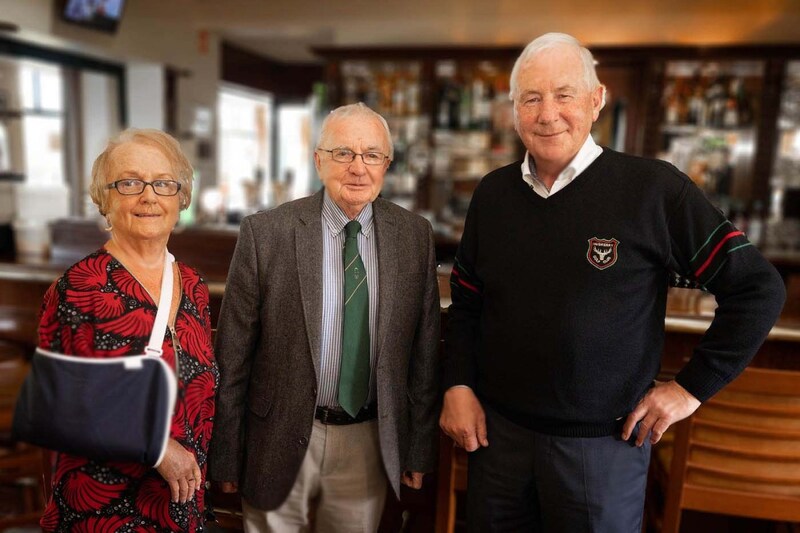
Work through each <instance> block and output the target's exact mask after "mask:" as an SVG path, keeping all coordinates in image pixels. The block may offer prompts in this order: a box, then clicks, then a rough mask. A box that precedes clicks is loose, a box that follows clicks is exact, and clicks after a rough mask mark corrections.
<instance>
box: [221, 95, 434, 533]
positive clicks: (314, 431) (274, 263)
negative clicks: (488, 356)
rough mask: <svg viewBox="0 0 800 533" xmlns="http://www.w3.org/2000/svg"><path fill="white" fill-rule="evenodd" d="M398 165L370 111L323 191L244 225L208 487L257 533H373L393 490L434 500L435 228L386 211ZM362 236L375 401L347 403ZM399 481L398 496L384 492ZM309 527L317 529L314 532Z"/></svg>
mask: <svg viewBox="0 0 800 533" xmlns="http://www.w3.org/2000/svg"><path fill="white" fill-rule="evenodd" d="M391 157H392V142H391V136H390V134H389V128H388V125H387V124H386V122H385V120H384V119H383V118H382V117H381V116H380V115H378V114H377V113H375V112H374V111H372V110H371V109H369V108H368V107H366V106H365V105H363V104H355V105H349V106H343V107H340V108H338V109H336V110H334V111H333V112H332V113H331V114H330V115H329V116H328V117H327V118H326V120H325V122H324V123H323V126H322V131H321V134H320V140H319V143H318V145H317V149H316V150H315V154H314V161H315V165H316V168H317V172H318V174H319V176H320V179H321V180H322V182H323V185H324V190H322V191H320V192H319V193H317V194H315V195H313V196H310V197H308V198H303V199H301V200H297V201H294V202H290V203H288V204H284V205H282V206H280V207H278V208H275V209H273V210H271V211H268V212H262V213H257V214H255V215H252V216H249V217H247V218H245V219H244V220H243V221H242V224H241V228H240V233H239V239H238V242H237V245H236V250H235V252H234V255H233V259H232V261H231V266H230V270H229V274H228V280H227V285H226V289H225V296H224V299H223V303H222V311H221V314H220V319H219V329H218V333H217V337H216V354H217V358H218V361H219V365H220V372H221V384H220V389H219V394H218V398H217V402H218V403H217V416H216V420H215V429H214V438H213V440H212V444H211V457H210V469H211V474H210V477H211V478H212V479H214V480H216V481H219V482H221V483H222V488H223V490H224V491H226V492H233V491H236V490H238V491H239V492H240V494H241V496H242V499H243V500H242V503H243V508H244V512H245V527H246V529H247V530H248V531H299V530H305V529H306V528H308V527H309V521H310V520H313V523H314V528H315V529H316V530H317V531H375V530H376V529H377V526H378V522H379V521H380V515H381V512H382V509H383V503H384V499H385V495H386V491H387V486H391V487H392V490H393V491H394V493H395V495H399V492H400V483H401V482H402V483H404V484H406V485H408V486H410V487H413V488H419V487H421V486H422V476H423V473H424V472H429V471H431V470H433V467H434V461H435V455H436V451H435V443H436V440H437V427H436V420H437V416H438V404H437V401H438V400H437V392H438V382H439V381H438V380H439V377H438V365H439V363H438V342H439V295H438V287H437V282H436V268H435V267H436V264H435V263H436V262H435V254H434V244H433V233H432V230H431V226H430V224H429V223H428V222H427V221H426V220H425V219H423V218H422V217H419V216H417V215H414V214H412V213H410V212H408V211H406V210H404V209H402V208H400V207H398V206H396V205H394V204H392V203H390V202H388V201H385V200H383V199H381V198H377V196H378V193H379V192H380V189H381V186H382V184H383V178H384V174H385V172H386V170H387V168H388V167H389V163H390V162H391ZM352 220H357V221H358V222H359V223H360V231H359V233H358V249H359V253H360V256H361V258H362V259H363V264H364V269H365V270H366V279H367V285H368V294H369V334H370V335H369V337H370V338H369V343H370V349H369V359H370V362H369V364H370V366H369V391H368V395H367V400H366V402H365V405H364V407H363V408H362V409H361V410H360V411H359V412H358V413H355V416H352V415H353V414H354V413H350V414H348V413H347V412H346V411H344V410H343V409H342V408H341V407H340V405H339V402H338V391H337V388H338V378H339V371H340V366H341V357H342V333H341V331H342V314H343V311H342V309H343V304H344V301H343V300H344V298H343V289H342V275H343V274H342V262H343V259H342V246H343V243H344V242H345V240H344V239H345V229H344V227H345V225H346V224H347V223H348V222H349V221H352ZM387 481H388V483H387ZM309 517H312V518H309Z"/></svg>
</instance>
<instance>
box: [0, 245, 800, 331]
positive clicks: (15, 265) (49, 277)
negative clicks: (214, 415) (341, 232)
mask: <svg viewBox="0 0 800 533" xmlns="http://www.w3.org/2000/svg"><path fill="white" fill-rule="evenodd" d="M70 264H71V262H70V263H68V264H65V263H64V262H63V261H61V262H59V261H49V260H45V261H42V260H23V261H15V260H5V261H3V260H1V259H0V286H2V287H5V288H4V289H3V292H8V288H9V287H12V286H22V285H35V286H39V287H40V292H41V294H43V293H44V290H46V289H47V287H48V286H49V285H50V284H51V283H52V282H53V281H55V280H56V279H57V278H58V277H59V276H60V275H61V273H62V272H63V271H64V270H65V269H66V268H67V267H68V266H69V265H70ZM207 283H208V287H209V292H210V294H211V298H212V300H217V302H219V300H221V299H222V295H223V293H224V291H225V281H224V279H219V277H218V276H217V277H216V279H215V278H212V279H211V280H207ZM37 292H39V291H37ZM439 294H440V298H441V305H442V311H443V312H445V313H446V312H447V306H448V305H449V304H450V287H449V272H447V271H446V270H444V269H441V268H440V269H439ZM9 296H11V295H9ZM12 298H13V296H12ZM40 302H41V299H39V301H38V302H30V301H26V302H24V303H23V305H22V307H27V308H30V307H31V305H32V304H33V305H34V306H35V307H36V308H38V305H39V303H40ZM0 305H16V303H15V302H10V301H7V298H0ZM714 306H715V303H714V298H713V296H712V295H710V294H704V293H702V292H700V291H697V290H689V289H670V295H669V298H668V303H667V317H666V320H665V324H664V325H665V329H666V331H668V332H676V333H686V334H695V335H699V334H702V333H703V332H705V330H706V329H707V328H708V326H709V324H710V323H711V319H712V318H713V316H714ZM212 307H216V306H212ZM769 339H770V340H776V341H785V342H800V316H798V315H796V314H794V313H790V314H787V313H784V315H783V316H781V319H780V320H779V321H778V324H777V325H776V326H775V327H773V328H772V331H771V332H770V335H769Z"/></svg>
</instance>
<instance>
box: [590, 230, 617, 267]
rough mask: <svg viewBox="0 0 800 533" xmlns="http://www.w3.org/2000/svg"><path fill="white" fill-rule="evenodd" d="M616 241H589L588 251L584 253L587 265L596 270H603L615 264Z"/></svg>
mask: <svg viewBox="0 0 800 533" xmlns="http://www.w3.org/2000/svg"><path fill="white" fill-rule="evenodd" d="M618 245H619V241H618V240H617V239H613V238H612V239H598V238H597V237H592V238H591V239H589V249H588V250H587V251H586V259H587V260H588V261H589V264H590V265H592V266H593V267H595V268H596V269H598V270H605V269H607V268H608V267H610V266H613V265H614V263H616V262H617V246H618Z"/></svg>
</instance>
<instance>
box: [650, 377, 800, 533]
mask: <svg viewBox="0 0 800 533" xmlns="http://www.w3.org/2000/svg"><path fill="white" fill-rule="evenodd" d="M674 446H675V448H674V455H673V458H672V464H671V468H670V474H669V486H668V489H667V498H666V504H665V510H664V527H663V531H664V532H665V533H667V532H677V531H678V530H679V527H680V515H681V511H682V510H683V509H693V510H697V511H705V512H711V513H720V514H727V515H735V516H745V517H753V518H762V519H772V520H781V521H790V522H794V521H797V522H800V372H794V371H786V370H768V369H760V368H747V369H745V371H744V372H743V373H742V375H741V376H739V377H738V378H737V379H736V380H734V381H733V382H732V383H731V384H729V385H728V386H727V387H726V388H725V389H723V390H722V391H721V392H720V393H719V394H717V395H716V396H715V397H714V398H712V399H711V400H709V401H707V402H706V403H705V404H704V405H702V406H701V407H700V408H699V409H698V410H697V411H696V412H695V413H694V415H692V416H691V417H689V418H688V419H686V420H683V421H682V422H680V423H679V424H678V425H677V427H676V433H675V445H674Z"/></svg>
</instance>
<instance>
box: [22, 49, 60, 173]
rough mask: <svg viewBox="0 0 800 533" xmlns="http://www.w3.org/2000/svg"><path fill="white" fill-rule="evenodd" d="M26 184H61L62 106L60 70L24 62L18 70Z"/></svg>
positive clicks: (43, 64) (46, 65) (55, 67)
mask: <svg viewBox="0 0 800 533" xmlns="http://www.w3.org/2000/svg"><path fill="white" fill-rule="evenodd" d="M19 83H20V97H21V98H20V99H21V102H22V112H23V115H22V131H23V139H24V141H23V146H24V150H25V174H26V176H27V178H26V181H27V183H28V184H30V185H38V186H58V185H62V184H63V183H64V146H63V142H62V139H63V131H64V106H63V98H62V94H63V91H62V82H61V69H60V68H59V67H57V66H53V65H50V64H47V63H38V62H33V61H23V62H21V64H20V69H19Z"/></svg>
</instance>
